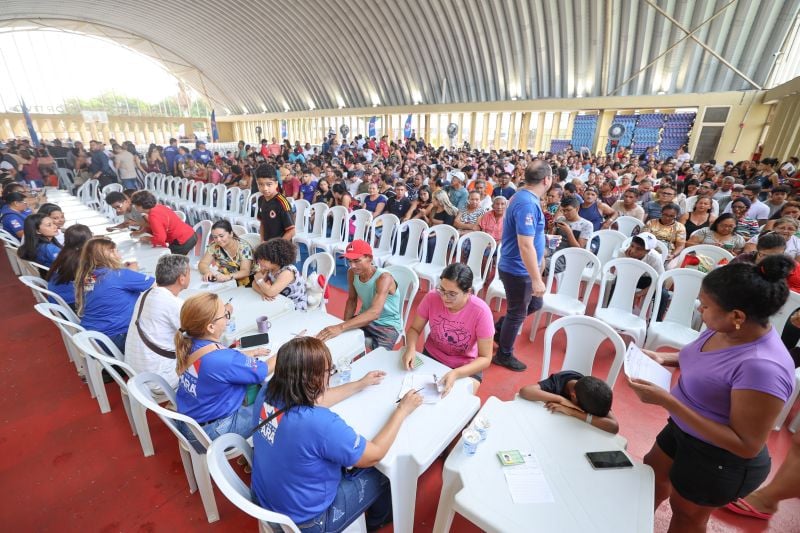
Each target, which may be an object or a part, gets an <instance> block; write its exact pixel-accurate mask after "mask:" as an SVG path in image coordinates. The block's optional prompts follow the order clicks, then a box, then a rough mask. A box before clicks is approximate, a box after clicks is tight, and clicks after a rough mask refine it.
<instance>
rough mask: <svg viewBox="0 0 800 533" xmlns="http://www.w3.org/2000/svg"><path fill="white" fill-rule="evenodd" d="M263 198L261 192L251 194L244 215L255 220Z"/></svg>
mask: <svg viewBox="0 0 800 533" xmlns="http://www.w3.org/2000/svg"><path fill="white" fill-rule="evenodd" d="M260 197H261V193H260V192H254V193H251V194H250V196H249V197H248V198H247V201H246V202H245V207H244V214H246V215H248V216H250V217H251V218H255V217H256V215H257V214H258V199H259V198H260Z"/></svg>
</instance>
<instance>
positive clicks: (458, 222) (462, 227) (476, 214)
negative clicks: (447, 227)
mask: <svg viewBox="0 0 800 533" xmlns="http://www.w3.org/2000/svg"><path fill="white" fill-rule="evenodd" d="M487 211H488V210H487V209H483V208H482V207H481V195H480V193H479V192H478V191H472V192H471V193H469V196H468V197H467V206H466V207H465V208H464V209H462V210H461V211H459V212H458V216H457V217H456V218H455V220H454V221H453V225H454V226H455V227H456V229H457V230H458V232H459V233H460V234H461V235H463V234H465V233H469V232H471V231H480V229H481V227H480V225H478V219H480V218H481V217H482V216H483V214H484V213H486V212H487Z"/></svg>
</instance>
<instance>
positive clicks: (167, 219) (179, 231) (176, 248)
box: [131, 191, 197, 255]
mask: <svg viewBox="0 0 800 533" xmlns="http://www.w3.org/2000/svg"><path fill="white" fill-rule="evenodd" d="M131 203H132V204H133V205H134V206H135V207H136V209H137V211H138V212H139V213H140V214H142V215H143V216H144V217H145V218H146V219H147V223H148V225H149V226H150V233H151V234H152V237H142V238H141V239H140V242H143V243H146V242H149V243H151V244H152V245H153V246H166V247H168V248H169V251H170V252H172V253H173V254H181V255H186V254H188V253H189V252H190V251H191V250H192V248H194V245H195V244H197V235H195V234H194V229H192V227H191V226H190V225H189V224H187V223H186V222H184V221H183V220H181V219H180V218H178V215H176V214H175V211H173V210H172V209H170V208H169V207H167V206H165V205H164V204H159V203H158V201H157V200H156V197H155V196H154V195H153V193H151V192H150V191H139V192H137V193H136V194H134V195H133V196H132V197H131Z"/></svg>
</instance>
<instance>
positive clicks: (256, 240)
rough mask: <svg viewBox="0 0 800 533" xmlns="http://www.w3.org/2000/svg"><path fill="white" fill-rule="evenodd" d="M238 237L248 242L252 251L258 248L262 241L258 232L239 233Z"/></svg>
mask: <svg viewBox="0 0 800 533" xmlns="http://www.w3.org/2000/svg"><path fill="white" fill-rule="evenodd" d="M239 238H240V239H241V240H243V241H245V242H246V243H247V244H249V245H250V247H251V248H252V249H253V251H254V252H255V251H256V248H258V245H259V244H261V243H262V242H263V241H262V240H261V234H259V233H245V234H244V235H240V236H239Z"/></svg>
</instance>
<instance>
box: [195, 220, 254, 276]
mask: <svg viewBox="0 0 800 533" xmlns="http://www.w3.org/2000/svg"><path fill="white" fill-rule="evenodd" d="M197 270H199V271H200V274H201V275H202V276H203V281H216V282H223V281H230V280H232V279H233V280H236V284H237V285H238V286H239V287H249V286H250V280H251V278H250V276H251V273H252V271H253V249H252V248H251V247H250V244H249V243H247V242H245V241H243V240H241V239H239V236H238V235H236V234H235V233H234V232H233V228H232V227H231V223H230V222H228V221H227V220H218V221H216V222H214V225H213V226H211V244H209V245H208V248H206V253H205V255H203V258H202V259H201V260H200V263H198V265H197Z"/></svg>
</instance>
